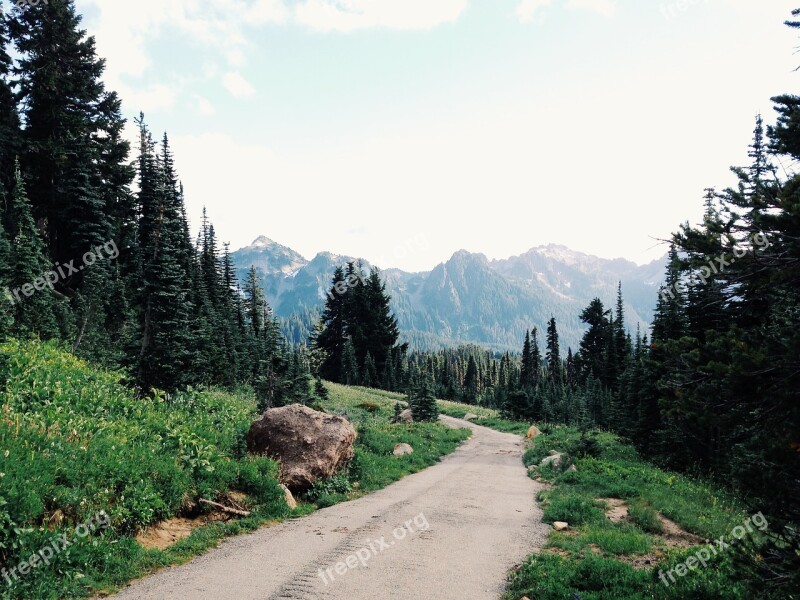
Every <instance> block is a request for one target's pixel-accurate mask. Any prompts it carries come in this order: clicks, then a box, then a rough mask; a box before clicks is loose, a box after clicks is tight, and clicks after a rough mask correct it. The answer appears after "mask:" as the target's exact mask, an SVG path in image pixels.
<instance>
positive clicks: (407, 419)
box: [400, 408, 414, 423]
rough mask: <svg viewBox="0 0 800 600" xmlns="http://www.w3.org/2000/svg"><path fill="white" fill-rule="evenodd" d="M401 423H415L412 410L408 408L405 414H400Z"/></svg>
mask: <svg viewBox="0 0 800 600" xmlns="http://www.w3.org/2000/svg"><path fill="white" fill-rule="evenodd" d="M400 421H401V422H402V423H413V422H414V415H413V414H411V409H410V408H407V409H405V410H404V411H403V412H401V413H400Z"/></svg>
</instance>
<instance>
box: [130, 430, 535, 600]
mask: <svg viewBox="0 0 800 600" xmlns="http://www.w3.org/2000/svg"><path fill="white" fill-rule="evenodd" d="M442 421H444V422H445V423H447V424H448V425H451V426H454V427H469V428H470V429H472V431H473V435H472V437H471V438H470V440H469V441H467V442H465V443H464V444H463V445H462V446H461V447H460V448H459V449H458V450H456V451H455V452H454V453H452V454H450V455H448V456H446V457H445V458H444V459H443V460H442V462H441V463H439V464H437V465H435V466H433V467H430V468H428V469H426V470H424V471H422V472H420V473H416V474H414V475H410V476H408V477H405V478H404V479H402V480H400V481H398V482H396V483H394V484H392V485H390V486H389V487H387V488H385V489H383V490H380V491H378V492H374V493H372V494H369V495H367V496H364V497H362V498H359V499H358V500H354V501H351V502H345V503H342V504H338V505H336V506H332V507H330V508H326V509H323V510H319V511H317V512H315V513H313V514H311V515H309V516H307V517H303V518H301V519H296V520H292V521H286V522H284V523H281V524H280V525H276V526H274V527H267V528H263V529H260V530H259V531H257V532H255V533H252V534H248V535H243V536H238V537H235V538H230V539H228V540H226V541H225V542H223V543H222V544H221V545H220V547H219V548H217V549H215V550H213V551H211V552H209V553H208V554H205V555H203V556H200V557H198V558H196V559H195V560H193V561H192V562H190V563H188V564H186V565H183V566H180V567H174V568H169V569H165V570H163V571H161V572H159V573H157V574H156V575H153V576H151V577H148V578H146V579H142V580H139V581H136V582H134V583H133V584H132V585H130V586H129V587H127V588H126V589H124V590H123V591H122V592H121V593H119V594H118V595H117V596H115V598H119V599H120V600H122V599H126V598H130V599H133V598H142V599H144V598H152V599H158V600H162V599H165V598H169V599H171V600H178V599H184V598H185V599H187V600H189V599H191V600H198V599H220V600H222V599H236V600H245V599H254V600H255V599H258V600H277V599H289V598H293V599H300V600H313V599H322V598H325V599H333V600H340V599H341V600H361V599H364V600H366V599H370V600H371V599H373V598H380V599H385V598H392V599H393V600H394V599H399V600H448V599H450V598H452V599H454V600H455V599H458V600H482V599H486V600H489V599H491V600H497V599H498V598H499V597H500V596H501V595H502V593H503V591H504V588H505V581H506V576H507V574H508V571H509V570H510V569H511V568H513V567H514V566H515V565H518V564H520V563H521V562H522V561H523V560H524V559H525V557H526V556H527V555H529V554H531V553H532V552H533V550H534V549H535V548H541V547H542V545H543V544H544V542H545V538H546V537H547V532H548V530H549V526H547V525H545V524H544V523H542V522H541V517H542V513H541V510H540V508H539V507H538V506H537V505H536V502H535V497H536V493H537V491H538V490H539V489H540V487H541V486H540V484H537V483H536V482H534V481H533V480H531V479H530V478H529V477H528V476H527V474H526V470H525V467H524V466H523V465H522V460H521V455H522V452H523V451H524V448H525V446H524V441H523V439H522V438H520V437H519V436H516V435H511V434H505V433H499V432H496V431H493V430H491V429H487V428H485V427H481V426H479V425H475V424H473V423H467V422H466V421H461V420H458V419H453V418H450V417H445V416H443V417H442Z"/></svg>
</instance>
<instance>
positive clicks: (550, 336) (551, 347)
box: [547, 317, 562, 382]
mask: <svg viewBox="0 0 800 600" xmlns="http://www.w3.org/2000/svg"><path fill="white" fill-rule="evenodd" d="M547 370H548V373H549V375H550V379H551V380H552V381H554V382H560V381H561V379H562V373H561V371H562V369H561V354H560V350H559V346H558V329H557V328H556V320H555V317H551V318H550V321H549V323H548V324H547Z"/></svg>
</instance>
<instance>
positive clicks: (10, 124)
mask: <svg viewBox="0 0 800 600" xmlns="http://www.w3.org/2000/svg"><path fill="white" fill-rule="evenodd" d="M8 44H9V39H8V28H7V25H6V20H5V19H4V18H0V206H2V207H5V206H6V203H7V201H8V196H9V194H10V191H11V190H12V189H13V188H14V159H15V157H16V156H17V155H18V154H19V151H20V135H21V132H20V122H19V115H18V113H17V104H16V101H15V99H14V92H13V91H12V89H11V86H10V85H9V76H10V74H11V66H12V63H11V57H10V56H9V55H8V52H7V51H6V48H7V47H8ZM3 225H5V226H7V225H8V224H7V223H4V224H3Z"/></svg>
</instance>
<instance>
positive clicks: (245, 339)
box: [0, 0, 308, 406]
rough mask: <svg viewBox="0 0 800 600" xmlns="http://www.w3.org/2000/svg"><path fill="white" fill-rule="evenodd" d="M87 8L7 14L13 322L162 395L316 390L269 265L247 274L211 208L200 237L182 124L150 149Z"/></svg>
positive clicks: (288, 394)
mask: <svg viewBox="0 0 800 600" xmlns="http://www.w3.org/2000/svg"><path fill="white" fill-rule="evenodd" d="M80 20H81V19H80V16H78V15H77V14H76V12H75V7H74V4H73V2H72V1H71V0H52V1H50V2H47V3H41V4H39V5H37V6H32V5H31V6H25V7H23V8H22V9H20V8H13V9H11V11H10V12H9V13H8V14H6V15H4V16H3V18H2V19H0V211H1V212H2V215H1V217H2V218H0V288H5V290H6V293H5V300H7V301H6V302H3V303H2V306H1V307H0V330H1V331H2V334H3V335H6V336H9V335H10V336H15V337H26V336H29V335H37V336H39V337H40V338H42V339H56V340H60V341H62V342H63V343H65V344H67V345H68V346H69V347H70V349H71V350H72V351H73V352H74V353H76V354H78V355H80V356H82V357H85V358H88V359H91V360H93V361H95V362H97V363H101V364H104V365H107V366H112V367H115V368H120V369H123V370H124V371H125V372H126V373H128V374H129V376H130V378H131V382H132V383H135V384H136V385H137V386H138V387H139V388H141V389H142V390H144V391H146V392H149V390H150V389H152V388H157V389H163V390H166V391H173V390H177V389H181V388H186V387H187V386H198V385H222V386H234V385H237V384H240V383H247V384H250V385H252V386H253V387H254V388H255V390H256V391H257V393H258V396H259V400H260V402H261V404H262V405H263V406H268V405H279V404H283V403H286V402H291V401H296V400H299V401H306V400H307V399H308V365H307V360H306V358H305V357H304V356H303V355H302V353H299V352H297V351H294V350H293V349H291V348H289V347H288V346H287V345H286V344H285V342H284V341H283V337H282V335H281V334H280V331H279V327H278V324H277V322H276V320H275V319H274V317H273V315H272V313H271V311H270V309H269V307H268V305H267V303H266V301H265V298H264V295H263V292H262V289H261V284H260V282H259V281H258V279H257V277H256V273H255V270H251V272H250V273H249V275H248V277H247V279H246V280H245V281H242V282H239V281H237V280H236V276H235V273H234V268H233V266H232V264H231V261H230V257H229V253H228V247H227V246H226V245H223V246H222V247H220V242H219V238H218V236H217V233H216V231H215V229H214V226H213V225H212V224H211V223H210V222H209V221H208V219H206V218H205V214H204V217H203V221H202V223H201V224H200V231H199V235H197V237H193V236H192V234H191V233H190V228H189V223H188V220H187V217H186V209H185V204H184V193H183V188H182V186H181V184H180V181H179V177H178V174H177V173H176V171H175V166H174V159H173V155H172V151H171V149H170V144H169V139H168V137H167V135H166V134H164V135H163V137H162V138H161V140H160V142H158V143H157V142H156V141H155V140H154V139H153V136H152V134H151V133H150V130H149V129H148V127H147V125H146V123H145V121H144V118H143V117H142V116H140V118H139V120H138V121H137V125H138V129H139V144H138V148H137V149H135V150H134V151H132V149H131V148H130V144H129V143H128V142H127V141H126V140H125V139H124V138H123V135H122V131H123V127H124V125H125V120H124V119H123V117H122V115H121V109H120V99H119V97H118V96H117V94H116V93H115V92H113V91H108V90H106V89H105V87H104V85H103V82H102V80H101V77H102V74H103V70H104V61H103V60H102V59H100V58H98V56H97V54H96V52H95V43H94V39H93V38H92V37H89V36H87V35H86V32H85V31H84V30H82V29H81V27H80ZM11 52H13V54H14V56H15V59H14V60H12V59H11V57H10V53H11ZM134 154H135V155H134ZM134 189H135V191H134ZM105 247H113V248H114V249H115V250H117V251H116V252H115V253H113V254H104V253H99V252H95V253H94V254H95V255H97V254H103V255H102V256H100V258H101V260H97V259H96V258H92V259H91V262H89V261H88V260H87V258H89V255H90V254H92V251H93V249H101V248H105ZM49 274H54V275H53V276H52V277H49V276H48V275H49Z"/></svg>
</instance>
